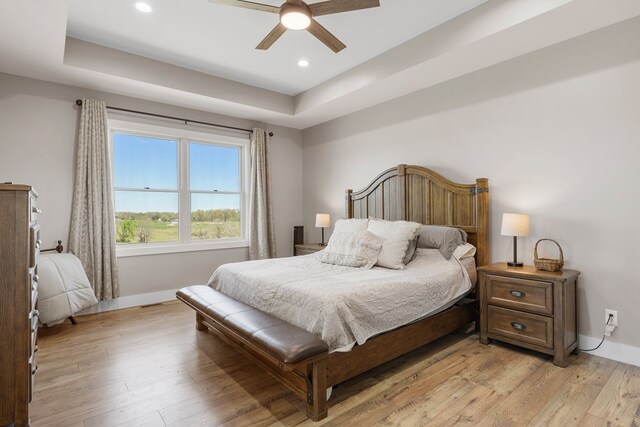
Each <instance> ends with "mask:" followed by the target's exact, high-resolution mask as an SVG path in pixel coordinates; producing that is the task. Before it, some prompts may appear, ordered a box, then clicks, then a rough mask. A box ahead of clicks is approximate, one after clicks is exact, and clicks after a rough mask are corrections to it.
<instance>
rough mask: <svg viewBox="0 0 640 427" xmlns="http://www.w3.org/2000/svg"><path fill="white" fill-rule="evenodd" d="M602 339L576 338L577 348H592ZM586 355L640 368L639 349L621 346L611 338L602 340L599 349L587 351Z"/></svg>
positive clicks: (625, 345) (583, 336) (584, 336)
mask: <svg viewBox="0 0 640 427" xmlns="http://www.w3.org/2000/svg"><path fill="white" fill-rule="evenodd" d="M601 340H602V338H594V337H588V336H586V335H579V336H578V343H579V345H578V347H580V348H594V347H596V346H597V345H598V344H600V341H601ZM587 354H592V355H594V356H600V357H606V358H607V359H613V360H616V361H618V362H624V363H628V364H630V365H635V366H640V347H633V346H630V345H627V344H622V343H619V342H615V341H613V340H612V337H607V339H605V340H604V342H603V343H602V345H601V346H600V348H599V349H597V350H595V351H589V352H587Z"/></svg>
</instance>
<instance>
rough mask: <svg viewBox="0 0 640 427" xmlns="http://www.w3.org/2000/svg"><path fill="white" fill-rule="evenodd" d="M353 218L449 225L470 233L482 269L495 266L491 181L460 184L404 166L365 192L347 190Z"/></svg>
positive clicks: (390, 171)
mask: <svg viewBox="0 0 640 427" xmlns="http://www.w3.org/2000/svg"><path fill="white" fill-rule="evenodd" d="M345 213H346V217H347V218H368V217H373V218H382V219H386V220H390V221H394V220H405V221H415V222H419V223H421V224H430V225H446V226H450V227H457V228H460V229H462V230H464V231H466V232H467V234H468V235H469V238H468V240H469V243H471V244H473V245H474V246H476V248H477V253H476V263H477V265H478V266H480V265H485V264H488V263H489V260H490V256H489V235H488V231H489V180H488V179H486V178H478V179H477V180H476V183H475V184H459V183H456V182H453V181H450V180H448V179H447V178H445V177H443V176H442V175H440V174H438V173H436V172H434V171H432V170H431V169H427V168H424V167H421V166H413V165H398V166H397V167H394V168H391V169H388V170H386V171H384V172H382V173H381V174H380V175H378V176H377V177H376V178H375V179H374V180H373V181H371V183H370V184H369V185H368V186H367V187H365V188H364V189H362V190H360V191H352V190H347V193H346V212H345Z"/></svg>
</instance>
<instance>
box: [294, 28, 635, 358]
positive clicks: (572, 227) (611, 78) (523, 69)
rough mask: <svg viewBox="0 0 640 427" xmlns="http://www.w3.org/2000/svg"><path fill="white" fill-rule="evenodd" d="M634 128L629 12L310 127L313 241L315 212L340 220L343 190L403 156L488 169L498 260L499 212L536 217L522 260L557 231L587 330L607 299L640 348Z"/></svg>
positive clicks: (307, 160) (307, 199) (466, 171)
mask: <svg viewBox="0 0 640 427" xmlns="http://www.w3.org/2000/svg"><path fill="white" fill-rule="evenodd" d="M639 138H640V20H638V19H634V20H630V21H627V22H624V23H622V24H618V25H616V26H613V27H609V28H607V29H604V30H600V31H598V32H596V33H591V34H588V35H586V36H583V37H581V38H579V39H574V40H572V41H568V42H565V43H562V44H561V45H557V46H553V47H550V48H547V49H544V50H542V51H539V52H536V53H533V54H529V55H527V56H525V57H521V58H519V59H516V60H512V61H509V62H507V63H504V64H501V65H497V66H494V67H491V68H488V69H485V70H483V71H479V72H476V73H474V74H472V75H469V76H466V77H462V78H459V79H456V80H453V81H451V82H448V83H446V84H442V85H439V86H436V87H434V88H431V89H428V90H424V91H421V92H416V93H414V94H411V95H407V96H405V97H402V98H399V99H397V100H394V101H390V102H388V103H385V104H382V105H379V106H376V107H372V108H369V109H367V110H364V111H361V112H358V113H354V114H352V115H349V116H346V117H343V118H340V119H337V120H334V121H331V122H329V123H325V124H322V125H319V126H316V127H313V128H310V129H307V130H305V131H304V132H303V145H304V148H303V165H304V173H303V176H304V218H305V225H306V228H307V230H308V231H307V232H308V234H309V235H310V236H311V238H310V239H308V240H312V241H319V238H320V233H319V231H318V230H316V229H314V228H312V227H313V222H312V221H313V214H314V213H316V212H324V211H328V212H330V213H331V214H333V215H334V218H338V217H341V216H343V215H344V214H343V212H344V201H343V194H344V190H345V189H347V188H352V189H354V190H358V189H361V188H362V187H364V186H365V185H366V184H367V183H368V182H369V181H370V180H371V179H372V178H373V177H375V176H376V174H377V173H379V172H381V171H383V170H384V169H386V168H389V167H392V166H395V165H397V164H399V163H409V164H417V165H422V166H427V167H430V168H433V169H434V170H436V171H437V172H440V173H441V174H443V175H444V176H446V177H449V178H450V179H453V180H454V181H458V182H466V183H473V182H474V181H475V179H476V178H478V177H487V178H489V182H490V186H491V189H490V200H491V202H490V209H491V211H490V215H491V230H492V231H491V245H492V259H493V261H501V260H507V259H508V258H509V256H511V238H509V237H501V236H500V235H499V229H500V221H501V215H502V213H503V212H524V213H528V214H529V215H530V216H531V222H532V226H531V236H530V237H528V238H525V239H521V240H520V242H521V248H522V249H523V250H522V251H521V253H522V254H523V255H524V259H525V261H527V262H528V263H531V262H532V257H533V255H532V252H533V245H534V243H535V242H536V241H537V239H539V238H542V237H551V238H554V239H556V240H558V241H559V242H560V244H561V245H562V247H563V249H564V251H565V255H566V267H567V268H573V269H577V270H580V271H581V273H582V274H581V276H580V280H579V294H578V304H579V330H580V333H581V334H584V335H587V336H591V337H601V336H602V330H603V326H604V309H605V308H612V309H617V310H619V322H620V326H619V328H618V329H617V330H616V331H615V333H614V335H613V337H612V340H613V341H614V342H615V341H617V342H618V343H624V344H628V345H631V346H635V347H640V333H638V330H637V326H638V325H640V310H638V301H640V277H639V275H638V269H637V268H636V266H635V265H634V264H635V262H638V260H637V256H638V255H637V251H636V250H635V248H636V246H637V242H636V241H635V240H637V239H638V238H639V237H640V221H638V212H639V211H640V198H639V197H638V196H637V189H636V186H637V185H638V182H639V181H640V180H639V178H640V168H639V167H638V158H640V157H639V156H640V143H639V142H640V139H639ZM552 252H553V251H552V249H551V248H549V250H548V251H547V252H546V253H547V254H549V255H552ZM553 255H555V253H554V254H553Z"/></svg>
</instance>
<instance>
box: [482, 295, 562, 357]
mask: <svg viewBox="0 0 640 427" xmlns="http://www.w3.org/2000/svg"><path fill="white" fill-rule="evenodd" d="M487 332H488V333H489V334H490V335H498V336H501V337H506V338H511V339H514V340H517V341H521V342H526V343H529V344H534V345H538V346H541V347H546V348H553V318H552V317H546V316H540V315H537V314H530V313H523V312H521V311H515V310H509V309H506V308H500V307H494V306H492V305H490V306H488V331H487Z"/></svg>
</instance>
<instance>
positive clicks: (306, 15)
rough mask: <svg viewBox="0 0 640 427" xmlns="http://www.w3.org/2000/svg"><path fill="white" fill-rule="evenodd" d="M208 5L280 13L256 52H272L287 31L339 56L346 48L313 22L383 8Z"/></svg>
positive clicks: (342, 1)
mask: <svg viewBox="0 0 640 427" xmlns="http://www.w3.org/2000/svg"><path fill="white" fill-rule="evenodd" d="M209 2H211V3H216V4H224V5H227V6H235V7H242V8H245V9H253V10H259V11H261V12H269V13H278V14H279V15H280V22H278V25H276V26H275V28H274V29H273V30H271V32H270V33H269V34H267V36H266V37H265V38H264V39H263V40H262V41H261V42H260V43H259V44H258V46H256V49H259V50H267V49H269V48H270V47H271V46H272V45H273V44H274V43H275V42H276V41H277V40H278V39H279V38H280V37H281V36H282V35H283V34H284V33H285V32H286V31H287V30H307V31H309V32H310V33H311V34H312V35H313V36H314V37H315V38H317V39H318V40H320V41H321V42H322V43H324V44H325V45H326V46H327V47H328V48H329V49H331V50H332V51H334V52H336V53H338V52H340V51H341V50H342V49H344V48H345V47H347V46H346V45H345V44H344V43H342V42H341V41H340V40H339V39H338V38H337V37H336V36H334V35H333V34H331V33H330V32H329V30H327V29H326V28H324V27H323V26H322V25H320V24H319V23H318V21H316V20H315V19H313V18H315V17H316V16H322V15H331V14H334V13H342V12H351V11H354V10H360V9H369V8H372V7H379V6H380V0H328V1H322V2H319V3H312V4H307V3H305V2H304V1H302V0H287V1H286V2H285V3H284V4H283V5H282V6H280V7H278V6H272V5H269V4H262V3H256V2H252V1H248V0H209Z"/></svg>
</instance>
